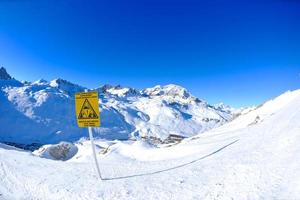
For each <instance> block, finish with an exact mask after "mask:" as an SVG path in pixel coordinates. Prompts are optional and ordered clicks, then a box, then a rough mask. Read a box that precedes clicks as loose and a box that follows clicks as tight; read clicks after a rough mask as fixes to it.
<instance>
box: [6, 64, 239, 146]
mask: <svg viewBox="0 0 300 200" xmlns="http://www.w3.org/2000/svg"><path fill="white" fill-rule="evenodd" d="M0 72H1V73H2V74H1V75H0V77H2V79H1V80H0V99H1V104H0V112H1V113H5V114H2V115H0V121H1V122H3V125H2V126H0V141H6V142H18V143H56V142H59V141H76V140H78V139H80V138H81V137H84V136H86V135H87V133H86V132H87V131H86V130H85V129H82V128H78V127H77V125H76V119H75V109H74V93H76V92H80V91H84V90H85V89H86V88H84V87H81V86H79V85H76V84H73V83H70V82H69V81H66V80H63V79H55V80H53V81H50V82H48V81H46V80H43V79H41V80H38V81H35V82H32V83H30V82H22V83H21V82H19V81H17V80H15V79H12V78H11V76H10V75H8V74H7V72H6V70H5V69H1V71H0ZM96 90H97V91H98V92H99V98H100V99H99V102H100V109H101V128H95V129H94V131H95V133H96V137H99V138H105V139H128V138H131V137H145V138H149V137H155V138H158V139H160V140H164V139H166V138H167V137H168V136H169V135H170V134H174V135H181V136H184V137H188V136H194V135H196V134H198V133H200V132H204V131H206V130H209V129H211V128H215V127H218V126H220V125H222V124H224V123H226V122H228V121H230V120H231V119H232V118H233V116H234V114H233V112H232V110H230V109H228V108H227V107H226V109H223V108H225V107H218V108H216V107H214V106H211V105H209V104H207V103H206V102H204V101H201V100H199V99H198V98H196V97H194V96H192V95H191V94H190V93H189V92H188V91H187V90H186V89H184V88H182V87H180V86H177V85H167V86H163V87H161V86H156V87H154V88H148V89H145V90H143V91H137V90H135V89H133V88H126V87H121V86H110V85H104V86H102V87H100V88H97V89H96Z"/></svg>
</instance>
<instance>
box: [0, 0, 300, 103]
mask: <svg viewBox="0 0 300 200" xmlns="http://www.w3.org/2000/svg"><path fill="white" fill-rule="evenodd" d="M0 65H2V66H4V67H6V68H7V70H8V71H9V72H10V73H11V74H12V75H13V76H14V77H15V78H17V79H20V80H36V79H39V78H45V79H48V80H51V79H54V78H57V77H61V78H64V79H67V80H70V81H72V82H75V83H78V84H81V85H83V86H87V87H91V88H94V87H98V86H99V85H102V84H104V83H110V84H121V85H125V86H132V87H135V88H138V89H141V88H144V87H151V86H154V85H157V84H162V85H164V84H168V83H174V84H179V85H182V86H184V87H186V88H187V89H188V90H190V91H191V92H192V93H193V94H194V95H195V96H198V97H200V98H202V99H205V100H207V101H208V102H210V103H217V102H220V101H223V102H224V103H227V104H229V105H232V106H236V107H239V106H247V105H253V104H259V103H261V102H263V101H265V100H267V99H269V98H272V97H274V96H276V95H279V94H280V93H282V92H284V91H286V90H290V89H297V88H300V1H297V0H266V1H264V0H260V1H259V0H251V1H240V0H237V1H232V0H212V1H207V0H205V1H190V0H181V1H176V0H146V1H145V0H137V1H132V0H126V1H114V0H104V1H102V0H98V1H93V0H89V1H85V0H81V1H79V0H52V1H50V0H0Z"/></svg>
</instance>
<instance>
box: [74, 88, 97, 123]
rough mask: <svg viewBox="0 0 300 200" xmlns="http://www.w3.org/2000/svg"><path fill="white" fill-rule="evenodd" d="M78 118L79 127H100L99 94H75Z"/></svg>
mask: <svg viewBox="0 0 300 200" xmlns="http://www.w3.org/2000/svg"><path fill="white" fill-rule="evenodd" d="M75 108H76V118H77V124H78V126H79V127H97V126H100V112H99V103H98V93H97V92H81V93H76V94H75Z"/></svg>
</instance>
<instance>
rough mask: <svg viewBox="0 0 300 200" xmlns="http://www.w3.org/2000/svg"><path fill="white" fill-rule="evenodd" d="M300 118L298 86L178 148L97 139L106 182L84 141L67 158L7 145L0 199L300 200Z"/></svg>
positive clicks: (0, 162)
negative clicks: (55, 157)
mask: <svg viewBox="0 0 300 200" xmlns="http://www.w3.org/2000/svg"><path fill="white" fill-rule="evenodd" d="M139 103H140V102H139ZM139 103H138V104H139ZM140 104H141V103H140ZM299 121H300V90H296V91H293V92H287V93H285V94H283V95H281V96H279V97H278V98H276V99H274V100H271V101H268V102H266V103H265V104H263V105H261V106H260V107H258V108H256V109H255V110H252V111H249V112H248V113H246V114H243V115H240V116H239V117H238V118H237V119H235V120H233V121H232V122H229V123H227V124H225V125H223V126H221V127H219V128H215V129H212V130H211V131H207V132H205V133H202V134H199V135H196V136H194V137H191V138H187V139H185V140H183V141H182V142H181V143H179V144H177V145H171V146H161V147H160V148H158V147H155V146H153V145H151V144H149V143H147V142H144V141H139V140H138V141H117V140H115V141H106V140H97V141H96V144H97V148H96V151H97V157H98V160H99V163H100V167H101V171H102V175H103V177H104V178H105V180H102V181H101V180H99V179H98V177H97V174H96V171H95V168H94V162H93V158H92V150H91V146H90V143H89V141H86V140H84V139H82V140H80V141H78V142H77V143H76V144H75V145H76V147H77V150H78V151H77V153H76V154H75V155H74V156H73V157H72V158H70V159H69V160H67V161H56V160H52V159H46V158H41V157H39V156H41V155H40V154H35V155H34V154H32V153H30V152H23V151H16V150H14V149H8V148H6V147H5V146H2V145H1V146H0V177H1V179H0V198H2V199H105V200H106V199H109V200H111V199H117V200H120V199H155V200H156V199H168V200H169V199H180V200H182V199H217V200H221V199H222V200H223V199H225V200H226V199H237V200H241V199H251V200H252V199H254V200H255V199H285V200H292V199H300V181H299V180H300V161H299V160H300V153H299V152H300V145H299V141H300V123H299Z"/></svg>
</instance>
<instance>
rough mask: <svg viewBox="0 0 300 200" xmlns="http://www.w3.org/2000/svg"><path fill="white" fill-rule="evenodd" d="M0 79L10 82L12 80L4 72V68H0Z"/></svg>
mask: <svg viewBox="0 0 300 200" xmlns="http://www.w3.org/2000/svg"><path fill="white" fill-rule="evenodd" d="M0 79H2V80H11V79H13V78H12V77H11V76H10V75H9V74H8V73H7V71H6V69H5V68H4V67H1V68H0Z"/></svg>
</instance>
